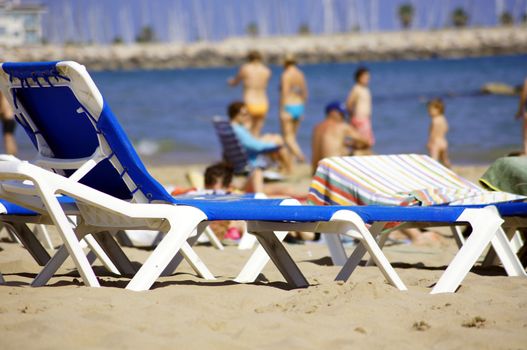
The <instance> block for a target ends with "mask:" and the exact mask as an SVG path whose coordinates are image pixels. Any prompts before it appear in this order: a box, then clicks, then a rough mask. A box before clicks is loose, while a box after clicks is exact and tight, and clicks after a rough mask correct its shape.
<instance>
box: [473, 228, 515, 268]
mask: <svg viewBox="0 0 527 350" xmlns="http://www.w3.org/2000/svg"><path fill="white" fill-rule="evenodd" d="M504 231H505V234H506V235H507V238H510V237H512V235H513V234H514V232H515V231H516V228H515V227H508V228H507V230H504ZM511 248H512V249H513V251H514V252H517V251H518V250H517V249H516V250H515V249H514V247H513V246H512V244H511ZM497 264H499V261H498V256H497V255H496V251H495V250H494V248H493V247H490V248H489V251H488V252H487V255H485V259H483V262H482V263H481V266H493V265H497Z"/></svg>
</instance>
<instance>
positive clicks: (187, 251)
mask: <svg viewBox="0 0 527 350" xmlns="http://www.w3.org/2000/svg"><path fill="white" fill-rule="evenodd" d="M208 227H209V226H208V224H204V223H200V224H199V225H198V227H197V229H196V231H197V234H194V233H192V234H191V235H190V237H189V238H188V239H187V243H185V244H184V245H183V246H182V247H181V250H180V251H179V252H178V253H177V254H176V256H174V258H173V259H172V260H171V261H170V263H169V264H168V266H167V267H166V268H165V270H164V271H163V272H162V273H161V276H170V275H171V274H173V273H174V271H176V269H177V267H178V266H179V264H181V262H182V261H183V259H185V260H186V261H187V262H188V264H189V265H190V267H192V269H193V270H194V272H196V273H197V274H198V275H199V276H200V277H201V278H204V279H206V280H215V279H216V278H215V277H214V275H213V274H212V273H211V272H210V271H209V269H208V268H207V266H206V265H205V264H204V263H203V261H202V260H201V259H200V257H199V256H198V255H197V254H196V252H195V251H194V250H193V249H192V248H191V247H192V246H193V245H194V244H195V243H196V242H197V241H198V239H199V237H200V236H201V234H202V233H203V232H206V230H207V228H208ZM213 234H214V233H213Z"/></svg>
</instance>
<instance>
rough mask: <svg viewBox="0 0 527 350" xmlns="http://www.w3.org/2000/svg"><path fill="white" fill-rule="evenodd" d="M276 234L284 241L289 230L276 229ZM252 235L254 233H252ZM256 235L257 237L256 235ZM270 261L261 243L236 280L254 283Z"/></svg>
mask: <svg viewBox="0 0 527 350" xmlns="http://www.w3.org/2000/svg"><path fill="white" fill-rule="evenodd" d="M275 235H276V237H277V239H278V240H280V241H283V240H284V238H285V236H287V232H285V231H275ZM251 236H254V235H252V234H251ZM254 237H255V239H256V236H254ZM268 262H269V255H267V253H266V252H265V249H264V248H263V247H262V246H261V245H260V244H259V245H258V246H257V247H256V249H255V250H254V252H253V253H252V255H251V257H250V258H249V260H247V262H246V263H245V265H244V266H243V268H242V270H241V271H240V273H239V274H238V276H237V277H236V279H235V280H234V281H235V282H238V283H253V282H254V281H255V280H256V278H257V277H258V275H259V274H260V272H262V270H263V269H264V267H265V265H266V264H267V263H268Z"/></svg>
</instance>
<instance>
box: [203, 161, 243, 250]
mask: <svg viewBox="0 0 527 350" xmlns="http://www.w3.org/2000/svg"><path fill="white" fill-rule="evenodd" d="M233 175H234V169H233V167H232V166H231V165H229V164H228V163H225V162H219V163H215V164H212V165H211V166H209V167H207V168H206V169H205V190H207V191H212V192H213V193H215V194H222V193H224V194H227V193H235V192H239V193H241V192H240V191H237V190H236V189H235V188H234V187H232V178H233ZM210 225H211V228H212V230H213V231H214V233H215V234H216V236H217V237H218V238H219V239H221V240H223V242H224V243H228V242H225V240H230V241H237V240H239V239H240V238H241V237H242V235H243V233H244V232H245V231H247V230H246V225H245V221H213V222H211V223H210Z"/></svg>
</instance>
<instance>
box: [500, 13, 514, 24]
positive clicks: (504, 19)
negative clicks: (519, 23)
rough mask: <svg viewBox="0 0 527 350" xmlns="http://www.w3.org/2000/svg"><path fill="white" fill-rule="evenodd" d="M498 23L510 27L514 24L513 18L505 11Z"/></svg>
mask: <svg viewBox="0 0 527 350" xmlns="http://www.w3.org/2000/svg"><path fill="white" fill-rule="evenodd" d="M500 23H501V25H502V26H511V25H513V24H514V18H512V15H511V13H510V12H507V11H505V12H503V13H502V14H501V16H500Z"/></svg>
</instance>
